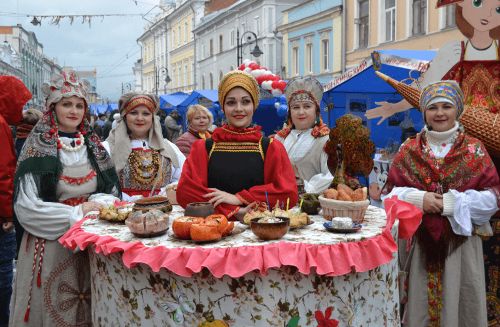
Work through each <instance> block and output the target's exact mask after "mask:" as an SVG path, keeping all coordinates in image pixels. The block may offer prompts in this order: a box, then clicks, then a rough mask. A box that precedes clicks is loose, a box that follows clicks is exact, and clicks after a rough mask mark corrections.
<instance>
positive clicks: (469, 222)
mask: <svg viewBox="0 0 500 327" xmlns="http://www.w3.org/2000/svg"><path fill="white" fill-rule="evenodd" d="M420 110H421V111H422V112H423V116H424V123H425V126H424V128H423V129H422V131H421V132H420V133H419V134H417V136H416V137H415V138H410V139H408V140H407V141H406V142H405V143H404V144H403V145H402V146H401V148H400V150H399V152H398V153H397V155H396V157H395V158H394V160H393V162H392V165H391V167H390V169H389V176H388V179H387V183H386V188H387V191H389V192H390V193H389V194H388V195H386V196H384V197H383V199H385V198H390V197H392V196H394V195H395V196H397V197H398V198H399V200H403V201H407V202H410V203H412V204H414V205H415V206H416V207H418V208H420V209H421V210H422V211H423V214H424V215H423V218H422V222H421V224H420V226H419V227H418V229H417V231H416V233H415V235H414V237H413V243H412V244H411V251H410V254H409V255H408V258H407V260H408V263H407V264H406V265H405V266H407V267H408V266H409V271H408V273H409V284H408V285H409V288H408V303H407V304H406V312H405V317H406V319H405V320H406V321H404V322H403V323H405V326H409V327H416V326H487V325H488V323H487V313H486V290H485V274H484V262H483V249H482V244H481V238H480V237H479V235H484V236H486V235H489V236H491V235H492V231H491V226H490V225H489V220H490V217H491V216H492V215H493V214H494V213H495V212H496V211H497V210H498V204H499V201H500V197H499V196H498V195H499V183H500V179H499V177H498V173H497V171H496V169H495V166H494V165H493V162H492V160H491V158H490V156H489V155H488V152H487V151H486V149H485V147H484V145H483V144H482V143H481V141H479V140H478V139H476V138H474V137H472V136H469V135H467V134H465V133H464V132H463V127H462V126H461V125H460V124H459V122H458V121H459V118H460V116H461V115H462V113H463V111H464V98H463V93H462V90H461V89H460V87H459V85H458V83H457V82H455V81H449V80H448V81H440V82H435V83H431V84H429V85H428V86H426V87H425V88H424V89H423V91H422V94H421V98H420Z"/></svg>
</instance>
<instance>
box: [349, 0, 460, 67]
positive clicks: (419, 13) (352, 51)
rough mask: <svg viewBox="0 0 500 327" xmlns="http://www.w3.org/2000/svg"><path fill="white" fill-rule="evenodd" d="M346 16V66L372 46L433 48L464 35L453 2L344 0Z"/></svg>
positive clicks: (367, 54) (366, 53) (353, 64)
mask: <svg viewBox="0 0 500 327" xmlns="http://www.w3.org/2000/svg"><path fill="white" fill-rule="evenodd" d="M345 18H346V22H345V23H346V66H347V68H350V67H353V66H356V65H357V64H359V62H361V61H362V60H363V59H364V58H366V57H368V56H369V55H370V53H371V52H372V51H374V50H383V49H413V50H433V49H439V48H440V47H441V46H443V44H446V43H447V42H450V41H452V40H461V39H463V38H464V36H463V35H462V34H461V33H460V31H459V30H458V29H457V28H456V25H455V6H446V7H443V8H439V9H436V1H435V0H432V1H431V0H377V1H375V0H346V11H345Z"/></svg>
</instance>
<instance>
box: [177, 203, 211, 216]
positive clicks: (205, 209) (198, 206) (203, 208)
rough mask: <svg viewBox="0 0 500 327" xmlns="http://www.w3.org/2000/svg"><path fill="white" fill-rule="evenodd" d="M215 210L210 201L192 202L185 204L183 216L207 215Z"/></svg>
mask: <svg viewBox="0 0 500 327" xmlns="http://www.w3.org/2000/svg"><path fill="white" fill-rule="evenodd" d="M214 212H215V210H214V206H213V205H212V204H211V203H210V202H192V203H189V204H188V205H187V206H186V210H185V212H184V215H185V216H190V217H203V218H205V217H207V216H210V215H211V214H213V213H214Z"/></svg>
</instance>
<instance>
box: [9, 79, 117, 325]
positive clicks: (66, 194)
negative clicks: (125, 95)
mask: <svg viewBox="0 0 500 327" xmlns="http://www.w3.org/2000/svg"><path fill="white" fill-rule="evenodd" d="M86 86H87V85H86V84H84V83H83V82H81V81H80V80H79V79H78V77H77V75H76V73H75V72H72V71H70V72H63V73H62V74H61V75H54V76H53V77H52V79H51V81H50V83H48V84H47V83H46V84H44V85H43V88H42V90H43V91H44V93H45V95H46V96H47V100H46V111H45V113H44V115H43V117H42V119H41V120H40V121H39V122H38V123H37V124H36V126H35V127H34V128H33V130H32V132H31V134H30V135H29V137H28V138H27V140H26V142H25V145H24V147H23V150H22V152H21V154H20V156H19V160H18V165H17V170H16V176H15V181H14V183H15V185H14V186H15V189H14V192H15V193H14V194H15V199H14V210H15V212H16V216H17V219H18V220H19V222H20V224H21V225H22V226H23V227H24V229H25V233H24V236H23V240H22V244H21V248H20V251H19V255H18V258H19V259H18V261H17V268H16V279H15V285H14V292H13V296H12V302H11V307H12V312H11V316H10V317H11V319H10V326H42V325H43V326H69V325H73V326H76V325H78V326H83V325H90V324H91V310H90V309H91V308H90V294H89V293H90V272H89V263H88V257H87V253H86V252H77V253H73V252H72V251H70V250H68V249H66V248H64V247H63V246H62V245H61V244H59V243H58V241H57V239H58V238H59V237H60V236H61V235H63V234H64V233H65V232H66V231H67V230H68V229H69V228H70V227H71V226H72V225H73V224H74V223H76V222H77V221H79V220H81V219H82V217H83V216H84V215H85V214H86V213H87V212H89V211H92V210H97V209H98V208H99V204H97V203H95V202H88V200H87V199H88V198H89V196H90V195H91V194H94V193H107V194H113V195H115V196H119V195H120V190H119V183H118V177H117V175H116V172H115V168H114V166H113V163H112V161H111V158H110V157H109V156H108V154H107V152H106V150H105V149H104V148H103V147H102V145H101V143H100V141H99V137H98V136H97V135H96V134H94V133H93V132H92V130H91V128H90V126H89V124H88V122H87V121H86V120H85V118H84V117H85V113H86V111H87V110H88V102H87V98H86V96H87V93H86Z"/></svg>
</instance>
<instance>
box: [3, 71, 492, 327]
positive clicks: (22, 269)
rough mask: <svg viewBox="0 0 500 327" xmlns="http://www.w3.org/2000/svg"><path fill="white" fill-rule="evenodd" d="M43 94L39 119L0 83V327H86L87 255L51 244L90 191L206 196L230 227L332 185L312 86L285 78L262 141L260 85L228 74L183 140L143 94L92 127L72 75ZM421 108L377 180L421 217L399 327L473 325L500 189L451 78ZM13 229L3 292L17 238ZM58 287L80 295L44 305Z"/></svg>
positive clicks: (24, 96)
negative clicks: (404, 325)
mask: <svg viewBox="0 0 500 327" xmlns="http://www.w3.org/2000/svg"><path fill="white" fill-rule="evenodd" d="M12 85H15V88H14V87H13V86H12ZM47 86H48V87H46V88H44V89H45V90H47V93H46V94H45V95H46V110H45V111H44V112H43V113H33V112H31V111H30V110H26V111H24V112H23V106H24V104H25V103H26V102H27V101H28V100H29V97H30V94H29V91H28V90H27V89H26V88H25V87H24V85H23V84H22V82H20V81H19V80H17V79H16V78H14V77H1V78H0V127H1V129H0V132H1V133H2V134H0V136H1V139H0V141H1V142H2V144H5V147H4V148H5V149H9V153H10V155H9V156H2V167H6V168H7V169H5V170H3V169H2V172H1V174H2V175H1V178H0V187H1V189H0V199H2V201H0V203H1V207H0V209H1V211H0V218H1V219H2V229H1V231H0V250H1V252H0V258H1V260H0V265H1V266H0V272H2V274H0V286H1V287H0V295H1V296H0V305H1V306H0V310H1V315H0V319H3V320H1V321H0V326H2V325H7V321H8V320H7V318H6V317H8V316H9V314H8V313H9V303H10V326H25V325H26V326H39V325H47V326H59V325H85V324H91V305H90V298H89V292H90V282H91V276H90V273H89V263H88V257H87V254H86V252H85V251H77V252H72V251H70V250H68V249H66V248H64V247H62V246H61V245H60V244H59V243H58V241H57V240H58V238H59V237H60V236H61V235H63V234H64V233H65V232H66V231H67V230H68V229H69V228H70V227H71V226H72V225H73V224H75V223H76V222H78V221H79V220H81V219H82V218H83V217H84V216H85V214H86V213H88V212H90V211H93V210H97V209H98V208H99V207H100V204H99V203H98V202H96V201H94V197H93V195H95V194H111V195H114V196H116V197H119V198H122V199H126V200H133V199H137V198H139V197H142V196H145V197H147V196H151V195H155V194H164V193H165V190H166V188H167V187H168V186H169V185H172V184H176V183H177V201H178V202H179V204H180V205H181V206H183V207H186V206H187V204H188V203H191V202H205V201H208V202H210V203H212V204H213V205H214V207H215V210H216V212H217V213H221V214H224V215H225V216H227V217H228V218H229V219H233V220H234V219H236V218H237V217H238V216H241V215H244V214H245V213H246V212H247V211H248V210H249V209H250V208H252V207H253V206H255V205H256V204H259V203H262V202H264V203H265V202H268V203H273V204H274V203H278V204H285V203H288V205H289V206H290V207H292V206H294V205H295V204H296V203H297V201H298V199H299V197H298V196H299V192H301V193H302V192H308V193H321V192H322V191H323V190H325V189H326V188H328V187H329V186H330V184H331V183H332V180H333V176H332V174H331V173H330V171H329V170H328V165H327V160H328V156H327V155H326V153H325V152H324V145H325V143H326V141H327V140H328V134H329V127H328V126H327V125H326V124H324V123H323V121H322V120H321V114H320V101H321V98H322V87H321V84H320V83H319V82H318V81H317V80H315V79H314V78H311V77H307V78H303V77H299V78H295V79H292V80H290V81H289V83H288V85H287V89H286V90H285V95H286V98H287V102H288V106H289V111H288V117H287V120H286V122H285V124H284V127H283V129H282V130H280V131H277V133H276V135H275V136H274V137H265V136H263V134H262V132H261V127H260V126H257V125H254V124H253V123H252V120H253V115H254V113H255V111H256V109H257V107H258V104H259V97H260V91H259V85H258V83H257V81H256V80H255V78H254V77H252V76H251V75H250V74H248V73H245V72H243V71H239V70H236V71H231V72H229V73H227V74H226V75H225V76H224V77H223V78H222V80H221V81H220V84H219V87H218V91H219V94H218V100H219V103H220V104H221V108H222V110H223V112H224V115H225V123H224V124H223V125H222V126H220V127H217V128H215V129H214V130H211V127H212V123H213V117H212V115H211V113H210V111H209V110H207V109H206V108H205V107H203V106H200V105H194V106H192V107H190V108H189V110H188V111H187V122H188V126H189V127H188V130H187V131H186V132H185V133H181V131H182V130H181V128H170V127H171V126H173V123H172V122H171V120H174V121H176V120H177V119H178V117H176V115H178V113H177V112H173V114H170V115H169V116H167V117H166V118H165V127H166V129H167V133H166V134H167V135H165V134H164V129H163V128H162V125H163V124H162V122H161V117H160V116H159V115H158V112H159V102H158V99H157V97H156V96H154V95H151V94H145V93H136V92H131V93H127V94H124V95H123V96H122V97H121V98H120V100H119V111H118V112H117V113H115V114H113V115H112V118H113V119H112V120H110V119H106V117H104V116H103V117H99V120H98V121H97V123H96V124H94V127H93V128H92V127H91V125H90V124H89V122H88V121H87V118H86V117H87V113H88V110H89V106H88V102H87V93H86V85H85V83H83V82H82V81H81V80H80V79H79V78H78V76H77V75H76V74H75V73H74V72H65V73H63V74H62V75H56V76H54V77H53V78H52V79H51V81H50V82H49V83H48V84H47ZM6 90H9V91H6ZM420 109H421V110H422V112H423V117H424V122H425V127H424V128H423V130H422V131H421V132H420V133H418V134H417V136H416V137H415V138H410V139H409V140H408V141H407V142H405V143H404V144H403V145H402V147H401V149H400V151H399V153H398V155H397V156H396V158H395V159H394V162H393V164H392V166H391V169H390V171H389V176H388V181H387V185H386V190H387V192H386V193H388V194H387V196H392V195H397V196H398V197H399V199H400V200H404V201H407V202H409V203H412V204H414V205H415V206H416V207H417V208H420V209H421V210H422V211H423V213H424V216H423V220H422V223H421V225H420V226H419V228H418V230H417V232H416V234H415V237H414V242H413V243H412V244H411V248H412V250H411V254H410V256H409V258H408V265H407V267H409V268H408V271H409V284H408V285H409V288H408V292H409V293H408V303H407V304H406V317H407V321H408V323H409V324H408V325H409V326H424V325H425V326H427V325H429V324H431V323H433V322H436V321H440V322H441V326H469V325H472V324H473V323H474V322H475V323H476V324H478V325H480V326H485V325H486V316H487V315H486V296H485V278H484V268H483V262H482V245H481V239H480V238H479V237H478V235H488V226H489V219H490V217H491V216H492V215H493V214H494V213H495V212H496V211H498V201H499V196H498V195H499V193H500V192H499V191H500V187H499V185H500V180H499V177H498V174H497V171H496V169H495V166H494V164H493V162H492V160H491V159H490V157H489V155H488V152H487V150H486V148H485V147H484V146H483V144H482V143H481V141H479V140H477V139H475V138H473V137H471V136H469V135H467V134H465V133H464V132H463V128H462V127H461V125H460V123H459V118H460V116H461V114H462V113H463V110H464V96H463V93H462V91H461V89H460V86H459V85H458V84H457V83H456V82H454V81H440V82H436V83H430V84H429V85H428V86H427V87H426V88H425V89H424V90H423V92H422V96H421V100H420ZM36 120H38V122H36ZM175 123H176V124H178V123H177V122H175ZM113 124H114V125H115V126H113ZM9 125H17V126H18V133H17V134H16V136H17V137H16V145H17V142H18V141H19V142H24V144H23V145H19V149H18V150H17V152H18V158H17V159H16V150H15V147H14V142H13V136H12V133H11V130H10V128H9ZM177 127H179V126H177ZM169 128H170V130H169ZM104 131H107V132H106V133H108V134H105V133H104ZM100 133H104V134H100ZM464 158H466V160H464ZM16 165H17V167H16ZM300 186H302V187H300ZM13 217H15V220H16V221H17V222H18V223H19V228H14V227H13V222H12V221H13ZM23 229H24V233H23V235H22V239H21V240H20V244H19V252H18V256H17V266H16V275H15V278H14V283H13V280H12V279H13V274H12V271H13V265H12V263H13V259H14V257H15V254H16V244H17V242H16V239H15V233H16V232H17V233H18V234H20V232H21V230H23ZM402 269H403V267H402ZM3 272H5V274H4V273H3ZM12 283H13V284H12ZM429 283H434V284H435V285H439V287H435V288H432V289H431V288H429V287H428V285H429ZM12 285H13V286H12ZM68 289H70V290H72V291H74V292H76V293H75V294H79V296H80V302H79V303H78V305H70V304H69V303H67V305H55V303H56V302H57V303H60V302H61V301H56V299H59V300H60V298H61V296H63V295H62V293H61V292H63V291H64V290H68ZM11 292H12V296H10V293H11ZM9 299H10V300H9ZM68 301H69V300H68ZM63 303H64V301H63Z"/></svg>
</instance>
